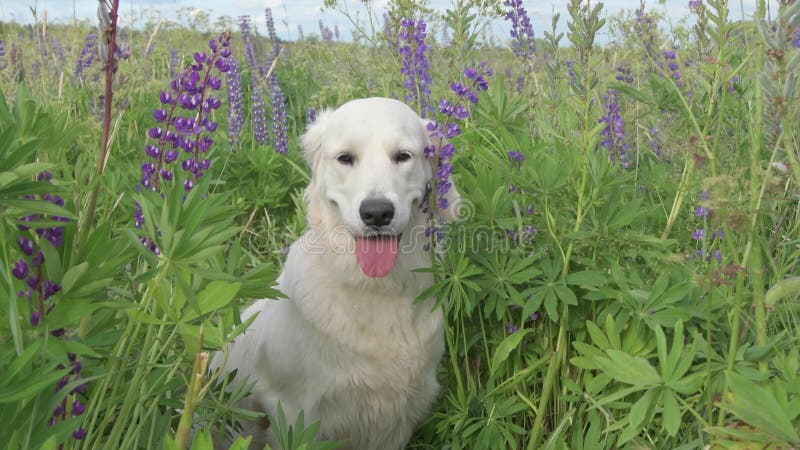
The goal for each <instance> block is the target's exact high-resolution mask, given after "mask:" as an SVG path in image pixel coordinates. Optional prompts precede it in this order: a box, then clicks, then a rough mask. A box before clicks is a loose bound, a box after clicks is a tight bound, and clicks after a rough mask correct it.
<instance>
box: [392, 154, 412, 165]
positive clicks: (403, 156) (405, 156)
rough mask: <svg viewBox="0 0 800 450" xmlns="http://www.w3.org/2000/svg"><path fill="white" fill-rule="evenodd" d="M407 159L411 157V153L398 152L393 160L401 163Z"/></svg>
mask: <svg viewBox="0 0 800 450" xmlns="http://www.w3.org/2000/svg"><path fill="white" fill-rule="evenodd" d="M409 159H411V153H409V152H398V153H397V154H396V155H395V156H394V162H396V163H401V162H403V161H408V160H409Z"/></svg>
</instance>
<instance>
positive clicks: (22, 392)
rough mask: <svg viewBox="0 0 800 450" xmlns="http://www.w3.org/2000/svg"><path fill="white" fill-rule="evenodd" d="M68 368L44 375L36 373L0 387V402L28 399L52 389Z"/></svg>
mask: <svg viewBox="0 0 800 450" xmlns="http://www.w3.org/2000/svg"><path fill="white" fill-rule="evenodd" d="M70 370H71V369H70V368H67V369H62V370H59V371H56V372H51V373H49V374H45V375H37V376H35V377H30V378H28V379H26V380H23V381H22V382H19V383H15V384H14V385H12V386H11V387H8V386H6V387H3V388H0V403H12V402H16V401H19V400H25V399H29V398H31V397H33V396H34V395H36V394H38V393H39V392H42V391H43V390H45V389H52V388H53V386H54V385H55V384H56V382H57V381H58V380H60V379H61V377H63V376H64V375H66V374H67V373H69V371H70Z"/></svg>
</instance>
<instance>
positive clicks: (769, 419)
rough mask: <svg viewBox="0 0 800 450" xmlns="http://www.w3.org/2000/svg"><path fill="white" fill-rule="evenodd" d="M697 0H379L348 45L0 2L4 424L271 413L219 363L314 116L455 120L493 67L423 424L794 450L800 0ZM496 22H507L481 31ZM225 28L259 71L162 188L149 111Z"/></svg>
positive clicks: (295, 203)
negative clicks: (550, 2)
mask: <svg viewBox="0 0 800 450" xmlns="http://www.w3.org/2000/svg"><path fill="white" fill-rule="evenodd" d="M327 3H328V4H327V6H328V7H330V8H332V9H334V10H336V11H339V12H340V13H343V14H349V10H348V8H347V5H346V3H340V2H335V1H332V2H327ZM690 3H691V6H692V9H691V11H692V13H691V14H692V17H693V20H692V21H691V22H692V23H694V25H692V26H691V27H689V28H681V27H674V28H671V29H669V30H668V29H666V28H664V27H663V22H660V21H659V20H658V17H657V14H655V13H654V12H653V11H652V10H650V9H648V6H647V5H645V4H644V3H642V4H640V5H639V6H638V8H636V9H635V10H633V11H628V12H626V13H623V14H620V15H619V16H616V17H611V18H608V21H609V23H606V18H605V13H604V11H603V8H602V4H600V3H597V4H595V3H587V2H580V1H577V0H572V1H570V2H569V5H568V13H569V17H565V18H560V17H558V16H556V17H555V18H554V21H553V26H552V28H551V29H550V30H530V31H531V32H534V31H535V33H536V36H537V39H536V40H535V41H533V40H530V39H528V38H527V37H528V36H530V35H529V34H528V31H526V28H525V26H524V24H525V22H524V20H522V19H521V17H523V16H522V15H524V14H527V12H525V11H520V9H519V8H520V7H521V6H522V5H521V2H515V1H506V2H503V3H502V4H501V3H500V2H488V3H487V2H458V3H457V4H456V6H453V7H451V8H450V9H449V10H448V11H446V12H444V13H437V12H435V11H432V10H430V9H427V8H425V7H424V6H419V5H418V4H417V3H409V2H391V3H390V5H389V12H388V14H387V15H386V17H385V21H386V23H385V25H384V26H381V25H380V20H381V18H379V17H376V16H374V15H371V16H370V21H369V24H368V25H361V26H360V27H358V28H357V29H358V30H359V31H358V32H359V33H361V34H360V35H358V34H357V35H356V36H355V39H354V40H353V41H352V42H343V41H339V40H337V39H336V38H335V35H334V33H333V32H325V33H323V34H324V36H319V35H315V34H308V35H306V36H305V37H303V38H302V39H300V40H297V41H294V42H278V41H277V39H276V38H275V37H274V36H272V37H270V33H263V32H261V31H259V30H257V29H250V30H249V33H248V37H247V39H244V38H243V37H242V36H241V35H240V34H239V28H238V26H237V24H235V23H225V22H224V21H220V22H217V23H210V22H203V21H202V20H201V19H202V18H201V19H196V20H195V21H194V22H192V24H191V26H187V27H169V26H162V21H160V20H158V21H156V22H155V23H154V24H153V26H144V27H141V28H136V29H119V30H115V34H111V33H106V32H102V30H101V33H99V34H98V36H97V38H96V41H93V40H92V38H89V39H87V37H86V36H87V34H89V33H90V32H95V31H94V30H95V29H94V27H95V25H94V24H90V23H88V22H77V23H74V24H72V25H70V26H62V25H53V24H49V23H46V22H45V21H42V20H40V19H37V21H36V23H35V24H34V25H31V26H22V25H19V24H15V23H3V24H0V39H2V43H3V50H4V51H3V52H0V54H1V55H0V67H2V70H0V88H2V90H1V91H0V93H2V97H0V149H2V152H0V229H2V233H1V236H2V237H0V298H2V299H3V300H2V305H3V306H2V307H0V361H2V362H1V363H0V367H2V370H0V422H2V423H3V424H4V425H3V426H2V427H0V442H4V443H6V444H7V448H31V449H40V448H41V449H55V448H59V449H67V448H71V449H79V448H83V449H90V448H91V449H95V448H125V449H134V448H162V447H163V448H171V449H172V448H175V449H177V448H186V446H188V445H189V444H188V441H189V437H190V435H191V434H192V433H190V432H189V430H190V429H194V430H195V432H194V436H195V439H194V441H195V443H194V446H193V447H192V448H212V444H211V443H212V441H213V442H217V443H218V447H219V445H220V443H221V442H223V441H224V440H225V437H224V436H223V435H224V434H225V433H226V432H231V431H235V430H236V428H237V422H238V421H241V420H261V419H260V418H259V414H257V413H254V412H250V411H245V410H242V409H240V408H238V407H237V400H239V399H241V398H242V397H243V396H245V395H247V389H248V386H231V385H230V384H229V379H228V378H227V377H226V376H224V375H222V374H218V373H208V371H207V370H206V364H207V358H208V354H209V352H214V351H217V350H219V349H221V348H223V347H224V345H225V343H226V342H228V341H229V340H231V339H232V338H233V337H234V336H236V335H237V334H238V333H241V332H242V331H243V330H244V329H245V328H246V326H247V323H241V320H240V318H239V310H240V308H241V307H243V306H245V305H247V304H248V303H249V302H250V301H251V300H252V299H254V298H263V297H271V298H277V297H278V296H279V295H280V294H279V293H277V292H275V291H274V290H273V289H272V288H271V286H272V285H273V283H274V280H275V277H276V276H277V274H278V272H279V270H280V266H281V263H282V258H283V254H284V251H285V248H286V246H287V245H288V244H289V243H291V242H292V241H293V240H294V239H295V238H296V237H297V236H298V235H299V234H300V233H301V232H302V230H303V227H304V226H305V219H304V211H303V208H304V205H303V204H302V194H301V192H302V188H303V186H304V185H305V183H306V182H307V180H308V176H309V174H308V169H307V168H306V167H305V166H304V164H303V163H302V158H301V157H300V155H299V153H300V152H299V149H298V142H297V136H298V135H299V134H301V133H302V131H303V129H304V128H305V125H306V123H307V121H308V120H309V119H308V117H310V116H313V114H314V112H315V111H316V110H319V109H320V108H323V107H326V106H337V105H339V104H341V103H344V102H345V101H347V100H350V99H352V98H357V97H365V96H389V97H395V98H406V97H408V98H409V99H411V100H409V101H413V104H412V105H411V106H412V107H414V108H419V109H422V108H423V101H422V97H421V96H420V95H421V94H423V93H424V95H425V97H426V98H425V100H426V101H427V96H428V95H429V96H430V97H429V98H430V99H431V100H432V101H431V102H430V103H429V104H430V105H431V106H432V107H433V109H434V111H430V110H426V111H427V114H428V115H429V117H431V118H439V119H444V116H443V115H442V112H440V111H438V109H437V104H436V100H434V99H441V98H446V97H447V95H448V91H449V84H450V83H451V82H453V81H456V80H458V79H459V78H460V77H461V75H462V73H463V70H464V69H465V68H466V67H472V66H475V65H476V64H477V63H478V62H481V61H486V63H487V67H490V68H492V69H493V70H494V73H495V75H494V76H493V77H492V79H491V80H490V81H489V86H488V90H486V91H485V92H483V93H481V98H480V101H479V102H478V103H476V104H474V105H472V104H470V106H469V113H470V114H469V118H467V119H466V120H465V121H464V122H463V123H462V124H461V134H460V135H458V136H457V137H455V138H453V139H452V143H453V144H454V146H455V148H456V152H455V154H454V156H453V159H452V161H450V163H452V166H453V168H454V178H455V183H456V185H457V186H458V188H459V191H460V192H461V194H462V196H463V197H464V198H465V199H467V200H466V202H465V204H464V205H463V208H462V209H463V211H462V218H461V220H459V221H457V222H455V223H453V224H450V225H448V226H447V227H446V230H445V231H446V237H445V238H444V240H443V241H441V242H440V243H439V244H438V245H437V247H438V248H441V249H443V250H444V251H442V252H441V253H437V254H436V258H435V263H434V266H433V267H432V268H431V270H432V271H433V273H434V275H435V279H436V284H435V285H434V287H433V288H431V289H430V290H428V291H427V292H426V294H425V295H426V296H436V297H437V298H438V299H439V300H440V302H439V304H440V305H441V307H442V308H444V311H445V313H446V318H447V327H446V335H445V337H446V343H447V355H446V357H445V359H444V360H443V361H442V365H441V369H440V374H439V379H440V381H441V383H442V385H443V386H444V389H443V393H442V395H441V397H440V399H439V402H438V404H437V406H436V409H435V410H434V411H432V413H431V417H430V418H429V419H428V420H427V421H426V422H425V423H424V424H422V426H421V427H420V428H419V429H418V430H417V433H416V434H415V436H414V438H413V441H412V443H411V444H410V448H430V449H441V448H448V449H462V448H463V449H501V448H514V449H517V448H519V449H522V448H525V449H539V448H563V449H566V448H569V449H596V448H607V449H612V448H623V447H624V448H664V449H667V448H670V449H673V448H682V449H683V448H686V449H689V448H709V447H710V448H794V447H797V446H800V435H798V432H799V431H798V430H800V407H798V405H800V397H798V393H800V354H799V353H800V352H799V351H798V348H799V347H798V338H799V337H800V327H798V323H800V322H798V316H799V315H800V314H798V306H797V304H798V303H797V301H798V298H799V297H800V281H798V267H800V238H798V236H800V220H799V219H800V208H799V207H798V200H799V199H800V197H799V195H800V194H799V193H798V192H799V191H798V186H799V185H800V150H799V149H800V145H799V144H798V142H799V139H800V136H799V135H798V126H797V124H798V123H797V119H798V117H800V116H799V115H798V114H800V109H798V106H797V105H798V101H797V100H798V98H797V97H798V94H797V79H796V78H797V77H796V75H795V74H796V73H797V71H798V65H800V48H798V47H800V28H798V27H799V26H800V2H796V1H788V2H781V4H780V8H779V10H778V11H772V12H771V14H772V16H771V17H768V16H767V9H766V5H765V3H764V2H763V1H762V2H759V4H758V8H757V11H756V13H755V17H753V18H752V19H748V20H745V21H737V20H734V19H732V18H730V14H729V10H728V5H727V2H723V1H708V0H707V1H703V2H690ZM109 5H111V3H109ZM110 11H111V9H109V12H110ZM510 12H513V14H511V13H510ZM520 14H522V15H520ZM506 15H509V18H512V17H513V18H516V19H515V22H514V23H515V24H516V25H517V26H521V27H522V28H519V29H518V32H517V34H516V35H515V36H513V37H510V41H509V43H500V42H494V41H493V40H492V39H491V38H485V37H484V27H485V25H486V24H487V23H489V22H490V21H492V20H503V17H504V16H506ZM112 18H113V14H110V16H109V19H112ZM351 19H352V20H353V21H354V22H357V23H358V19H357V18H356V17H351ZM420 19H423V20H424V21H425V22H427V23H428V29H427V34H426V35H425V36H424V42H423V44H424V45H425V46H426V48H427V52H428V53H427V55H428V59H427V63H426V65H428V66H429V67H428V69H429V73H430V84H429V85H427V84H425V85H415V87H414V89H415V95H408V93H407V92H406V90H405V88H404V83H406V78H405V77H406V75H408V73H406V74H404V73H402V72H401V68H402V67H403V63H404V59H403V53H402V52H401V47H402V45H403V43H402V42H401V41H400V40H399V39H398V35H399V34H400V33H401V32H402V28H403V25H402V24H403V21H404V20H406V22H405V23H406V24H407V25H406V26H407V27H408V26H409V25H408V24H412V25H413V24H418V23H419V20H420ZM562 20H564V21H566V22H567V25H568V29H569V31H568V32H567V33H566V35H564V34H562V33H560V32H559V31H558V30H559V29H560V27H559V26H558V22H560V21H562ZM411 21H413V22H411ZM111 22H113V21H111ZM156 24H157V25H156ZM250 27H253V25H252V22H251V23H250ZM225 29H229V30H230V31H231V32H232V33H233V37H232V39H231V50H232V53H233V56H234V57H235V58H236V59H237V61H238V62H239V63H240V64H239V73H240V76H241V79H240V82H239V83H238V86H239V87H240V88H244V92H242V93H240V94H239V96H238V97H236V96H234V97H228V96H227V95H225V94H224V93H222V92H219V93H217V94H215V95H216V96H217V97H218V98H220V99H222V103H223V104H222V106H221V107H220V108H219V109H217V110H213V108H212V109H211V110H208V111H206V112H201V113H200V116H199V117H201V118H202V117H206V118H207V119H208V122H209V123H211V122H215V123H216V124H217V125H216V128H214V127H213V126H210V125H209V126H208V127H206V131H204V132H203V136H207V137H209V138H210V139H212V140H213V143H211V144H210V146H209V150H208V153H205V156H202V155H200V154H199V153H197V152H196V151H195V153H193V154H194V155H195V156H194V157H193V158H194V162H195V163H197V164H198V166H197V167H194V166H191V164H188V166H191V167H189V169H187V170H181V169H180V168H178V167H177V166H176V167H175V170H174V172H173V173H172V174H173V175H172V177H173V180H172V181H170V180H169V179H162V181H161V182H160V184H159V185H158V190H157V191H156V192H152V190H151V189H149V187H148V186H146V185H144V184H143V182H142V181H143V177H142V173H143V172H142V163H143V162H147V161H155V160H154V159H152V155H151V156H148V155H147V154H146V152H145V145H152V144H153V142H154V138H153V137H152V136H153V135H152V134H151V133H155V132H152V131H150V129H151V128H153V127H158V126H159V125H158V124H159V123H160V122H159V121H158V117H157V116H158V115H159V114H158V113H157V114H156V116H154V113H153V110H154V109H157V108H161V107H162V106H160V105H162V101H161V100H160V97H161V96H162V91H163V92H168V91H170V89H171V88H170V83H171V81H172V80H173V79H174V77H176V76H177V75H178V74H180V73H181V72H182V71H183V70H184V69H186V68H188V67H189V66H190V65H191V64H200V60H198V59H197V58H196V57H195V55H194V54H195V52H203V51H205V52H207V53H209V52H210V50H209V48H208V41H209V40H211V39H216V38H217V37H219V36H220V33H221V32H223V31H225ZM324 29H325V27H324V24H323V25H321V30H324ZM608 29H610V30H612V31H611V33H610V35H611V36H612V39H611V41H610V42H609V43H608V44H604V45H599V44H598V43H597V36H598V35H599V33H602V32H604V31H606V30H608ZM406 33H408V31H406ZM411 33H412V34H413V33H414V31H413V30H412V31H411ZM420 36H421V35H415V38H420ZM112 38H113V40H114V41H116V44H115V43H113V42H111V39H112ZM115 45H116V46H119V51H118V52H114V51H110V50H108V49H114V48H115ZM415 45H419V44H415ZM104 46H105V47H104ZM278 46H280V47H281V48H282V49H283V50H282V51H277V47H278ZM84 47H86V48H87V50H85V51H84V52H83V53H81V49H83V48H84ZM103 48H105V49H106V50H105V52H104V51H103ZM209 54H210V53H209ZM108 55H115V56H114V57H112V58H111V59H109V57H108ZM90 56H91V57H90ZM79 58H80V61H82V63H81V64H79ZM114 58H117V61H116V62H114ZM201 59H202V58H201ZM87 61H89V62H87ZM109 61H110V63H109ZM114 66H116V69H115V70H114ZM198 70H199V69H198ZM415 73H416V72H415ZM221 78H222V80H223V81H225V77H221ZM420 79H424V78H417V80H420ZM425 83H428V81H425ZM224 85H225V83H223V86H224ZM224 88H225V87H223V89H224ZM427 88H429V89H430V93H428V92H427V91H426V89H427ZM278 93H280V94H281V95H283V97H284V98H285V102H283V101H281V100H280V95H278ZM270 94H273V95H274V96H273V97H270ZM259 97H260V98H261V101H262V102H263V105H256V106H257V107H256V108H255V109H254V105H253V100H252V99H258V98H259ZM226 98H240V99H242V102H243V105H242V106H243V108H242V111H243V112H244V114H243V117H242V119H243V120H242V123H241V124H240V125H241V126H242V128H241V134H240V135H239V136H238V139H230V140H229V138H228V137H229V136H228V122H227V121H228V119H227V118H228V114H227V108H228V105H227V104H226V101H225V100H224V99H226ZM270 98H272V99H273V101H272V102H267V101H266V100H267V99H270ZM275 98H277V99H278V100H275ZM426 104H427V103H426ZM281 106H283V107H285V111H282V110H281ZM254 111H255V113H254ZM187 114H188V113H187ZM204 114H206V115H204ZM254 114H258V117H254ZM284 114H285V125H282V123H284V122H280V123H278V124H277V125H275V127H271V126H267V127H265V126H264V125H265V124H269V123H271V122H270V121H271V119H272V118H273V117H278V118H282V117H284ZM234 117H238V116H236V115H234ZM237 120H238V119H237ZM282 120H284V119H281V121H282ZM254 124H258V126H259V127H261V128H259V133H261V132H262V130H264V129H266V130H267V132H272V133H273V135H272V136H269V137H270V138H271V139H268V140H263V139H261V138H260V137H259V139H256V133H255V131H254ZM283 126H285V127H287V128H288V133H287V134H286V136H287V137H288V153H287V154H286V155H285V156H284V155H283V154H282V152H276V151H275V148H274V146H275V143H276V139H274V137H275V136H274V134H275V133H277V135H278V136H279V137H280V139H278V140H277V141H278V142H280V143H281V144H280V145H283V137H282V136H283V135H282V134H281V133H282V132H281V129H282V128H281V127H283ZM270 130H276V131H270ZM149 134H150V135H151V137H150V138H148V135H149ZM162 136H163V135H162ZM198 136H199V135H198ZM155 139H161V138H158V137H156V138H155ZM198 139H199V138H198ZM197 142H199V141H197ZM265 142H266V143H265ZM279 150H282V148H279ZM184 153H185V152H183V153H181V155H184ZM187 155H188V153H187ZM148 158H150V159H148ZM186 158H189V156H180V159H179V160H178V161H177V163H178V164H181V161H184V160H185V159H186ZM206 159H207V160H208V163H205V162H203V160H206ZM200 164H207V165H208V167H206V166H203V168H202V170H200V169H198V167H200V166H199V165H200ZM188 166H187V167H188ZM200 173H203V175H202V176H200ZM187 177H190V178H191V180H192V186H191V189H189V190H187V189H186V188H185V186H186V184H185V180H186V179H187ZM166 178H169V177H166ZM62 200H63V201H62ZM432 204H434V203H432ZM143 243H144V244H145V245H143ZM270 420H271V423H272V426H273V427H275V429H276V431H277V434H278V435H279V437H280V439H281V442H282V446H283V447H284V448H285V449H295V448H298V449H299V448H335V445H336V444H333V443H320V442H315V441H314V438H315V435H316V432H317V430H318V427H319V425H318V424H307V423H305V422H304V420H303V417H298V418H294V417H288V418H287V417H283V416H282V414H279V415H278V417H272V418H270ZM201 430H202V431H201ZM247 444H248V441H247V440H244V439H242V440H239V441H237V442H236V443H234V444H233V446H234V448H247ZM304 446H305V447H304Z"/></svg>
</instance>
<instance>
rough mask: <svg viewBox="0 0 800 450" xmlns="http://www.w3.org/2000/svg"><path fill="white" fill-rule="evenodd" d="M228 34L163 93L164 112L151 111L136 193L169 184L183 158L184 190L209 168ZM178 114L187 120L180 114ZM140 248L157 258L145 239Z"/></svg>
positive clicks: (138, 222) (139, 220)
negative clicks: (152, 121)
mask: <svg viewBox="0 0 800 450" xmlns="http://www.w3.org/2000/svg"><path fill="white" fill-rule="evenodd" d="M230 40H231V35H230V33H229V32H224V33H222V34H220V35H219V37H218V38H216V39H212V40H211V41H209V43H208V47H209V49H210V50H211V54H210V55H207V54H206V53H205V52H198V53H195V54H194V63H192V64H191V65H190V66H189V68H188V69H186V70H185V71H184V72H183V73H181V74H180V76H178V77H177V78H175V79H173V80H172V82H171V83H170V91H162V92H161V94H160V95H159V101H160V102H161V105H162V107H159V108H156V109H155V110H154V111H153V118H154V119H155V120H156V123H157V124H158V125H159V126H156V127H151V128H150V129H149V130H148V132H147V134H148V137H149V138H150V139H153V140H154V141H155V143H148V144H146V145H145V155H146V156H147V158H148V159H147V160H145V162H144V163H142V165H141V171H142V178H141V180H140V182H139V185H137V189H140V188H144V189H145V190H148V191H158V190H159V187H158V185H159V182H160V181H161V180H163V181H167V182H169V181H172V180H173V179H174V177H175V172H174V170H175V169H174V168H173V165H172V164H173V163H174V162H176V161H177V160H178V159H179V155H180V154H181V153H184V154H185V155H187V158H186V159H184V160H183V161H181V163H180V167H181V168H182V169H183V170H184V172H186V175H185V177H184V181H183V188H184V190H186V191H190V190H191V189H192V188H193V187H194V186H195V184H196V183H197V181H198V180H199V179H200V177H202V176H203V175H204V174H205V172H206V171H208V169H209V168H210V167H211V161H210V160H209V159H207V158H206V157H205V155H206V153H208V151H209V149H210V148H211V146H212V144H213V143H214V141H213V139H212V138H211V136H210V134H211V133H213V132H214V131H215V130H216V129H217V122H214V121H212V120H211V119H210V117H212V116H211V114H212V112H213V111H214V110H216V109H218V108H219V107H220V106H221V105H222V102H220V101H219V100H218V99H217V98H216V97H215V96H214V94H213V91H217V90H219V89H220V88H221V87H222V82H221V80H220V78H219V76H218V75H216V74H217V73H219V74H222V73H226V72H228V71H229V70H230V68H231V66H230V64H229V62H228V61H230V57H231V50H230ZM181 110H184V111H186V115H185V116H184V115H180V114H179V112H180V111H181ZM134 222H135V226H136V228H137V229H141V228H142V227H143V226H144V224H145V218H144V215H143V213H142V207H141V205H140V204H139V203H138V202H137V203H136V211H135V212H134ZM141 242H142V245H144V246H145V247H147V248H149V249H150V251H152V252H153V253H155V254H156V255H158V254H160V252H159V250H158V247H157V246H156V244H155V242H153V240H152V239H150V238H149V237H146V236H145V237H142V238H141Z"/></svg>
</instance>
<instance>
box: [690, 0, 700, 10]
mask: <svg viewBox="0 0 800 450" xmlns="http://www.w3.org/2000/svg"><path fill="white" fill-rule="evenodd" d="M702 7H703V0H689V9H691V10H692V12H697V11H699V10H700V8H702Z"/></svg>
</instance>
